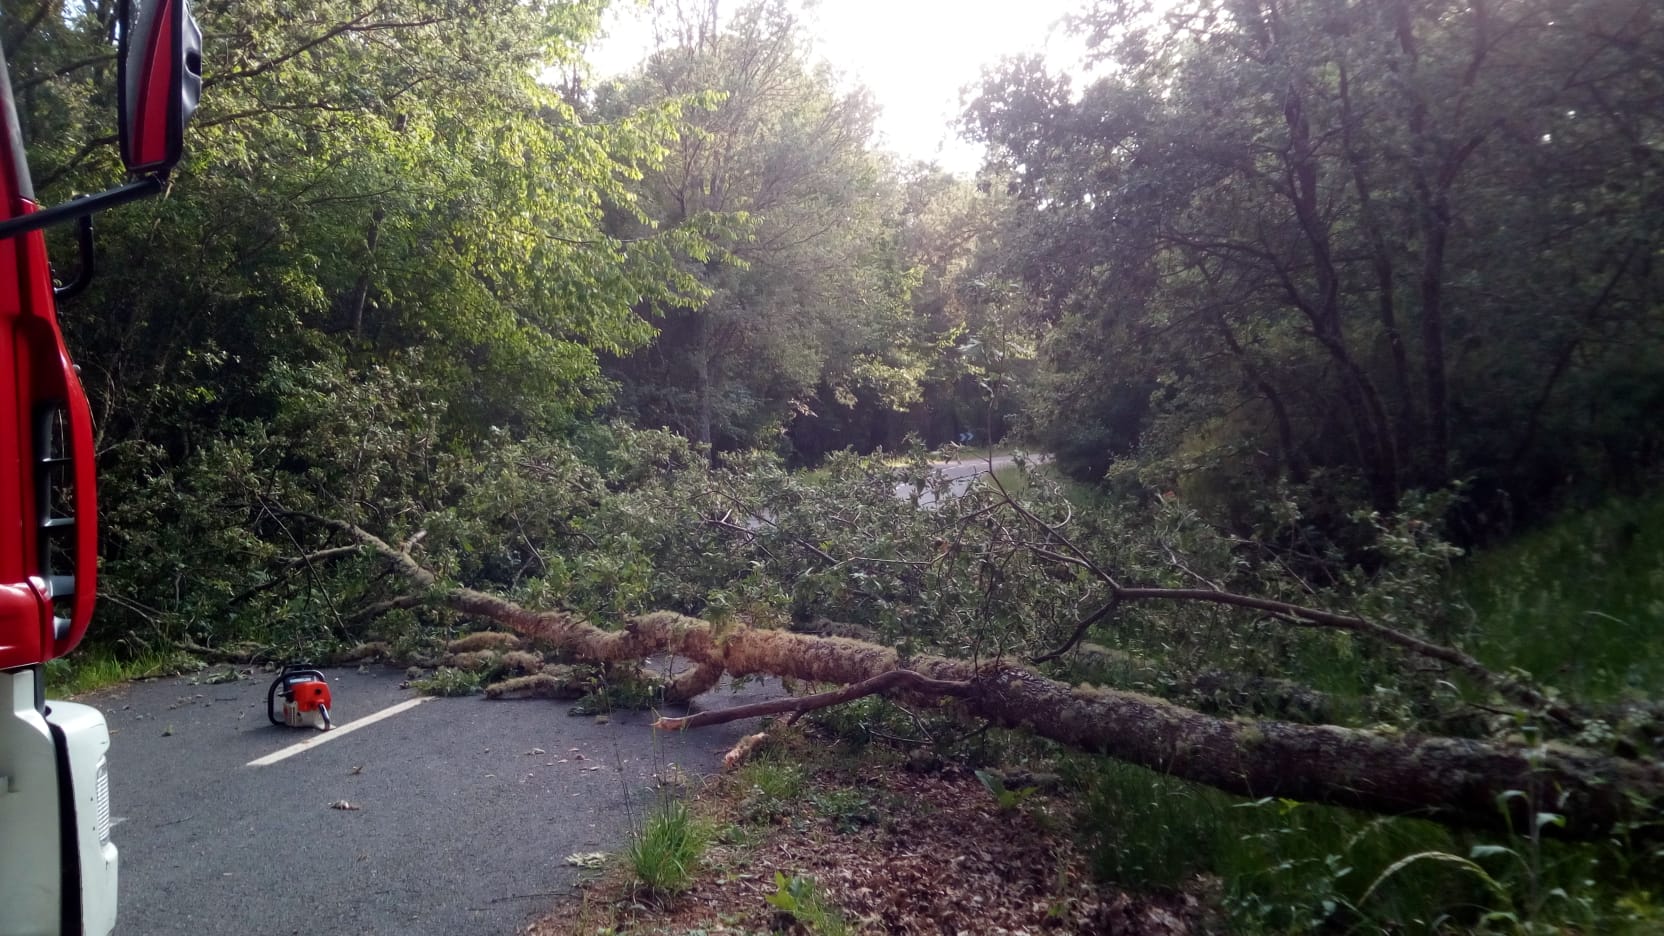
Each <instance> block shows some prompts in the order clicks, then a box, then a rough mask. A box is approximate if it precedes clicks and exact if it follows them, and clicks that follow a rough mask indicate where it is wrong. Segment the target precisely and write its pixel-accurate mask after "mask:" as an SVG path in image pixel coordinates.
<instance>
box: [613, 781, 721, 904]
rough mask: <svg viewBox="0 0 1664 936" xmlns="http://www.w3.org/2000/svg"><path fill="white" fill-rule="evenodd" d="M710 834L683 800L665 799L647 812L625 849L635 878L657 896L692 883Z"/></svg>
mask: <svg viewBox="0 0 1664 936" xmlns="http://www.w3.org/2000/svg"><path fill="white" fill-rule="evenodd" d="M708 841H709V835H708V832H707V830H706V829H705V827H704V826H703V824H702V823H701V822H700V820H699V819H698V818H697V817H695V816H694V815H693V813H692V811H691V810H689V809H688V806H687V804H686V803H683V802H681V801H680V800H673V799H666V800H663V801H661V802H659V803H658V804H657V805H656V806H654V807H653V809H652V810H651V811H650V812H649V813H648V814H647V817H646V819H645V820H644V821H643V822H642V825H641V828H639V829H637V830H636V831H635V833H634V835H633V836H632V837H631V840H630V845H629V847H628V848H626V849H625V850H624V860H625V863H626V864H627V865H628V866H629V868H630V871H631V872H632V873H633V874H634V875H635V877H636V881H637V882H639V883H640V885H641V886H642V887H643V888H645V889H646V890H647V892H648V893H650V894H653V895H656V896H673V895H675V894H679V893H681V892H682V891H684V890H686V889H687V888H688V887H689V885H691V884H692V883H693V874H694V871H695V870H696V869H697V868H698V865H699V860H700V858H701V856H703V855H704V853H705V845H706V844H707V842H708Z"/></svg>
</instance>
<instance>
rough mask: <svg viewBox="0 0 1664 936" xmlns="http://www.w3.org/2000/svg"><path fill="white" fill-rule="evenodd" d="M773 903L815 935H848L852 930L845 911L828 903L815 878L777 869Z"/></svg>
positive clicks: (772, 904) (770, 899)
mask: <svg viewBox="0 0 1664 936" xmlns="http://www.w3.org/2000/svg"><path fill="white" fill-rule="evenodd" d="M767 900H768V903H769V906H771V907H774V908H776V909H777V910H779V911H780V912H781V913H783V914H785V915H786V916H788V917H790V918H791V919H793V920H795V921H797V922H798V923H800V924H802V926H803V927H804V928H805V929H807V930H808V931H809V932H810V933H811V934H813V936H844V934H846V933H852V932H854V930H852V929H851V928H850V926H849V924H848V923H846V922H844V918H843V914H841V913H839V912H838V910H837V908H835V907H833V906H831V905H829V904H828V903H827V902H826V897H825V896H824V895H823V894H822V893H821V891H820V888H819V887H817V886H816V885H815V879H814V878H811V877H803V876H801V875H796V874H794V875H792V876H791V877H789V878H788V877H786V876H785V875H784V874H782V873H781V872H779V871H776V872H774V893H772V894H769V895H768V898H767Z"/></svg>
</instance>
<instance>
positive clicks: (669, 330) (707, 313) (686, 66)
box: [596, 0, 930, 450]
mask: <svg viewBox="0 0 1664 936" xmlns="http://www.w3.org/2000/svg"><path fill="white" fill-rule="evenodd" d="M679 13H681V15H683V16H687V15H689V14H687V13H686V12H685V11H679ZM691 15H692V17H693V18H694V19H696V20H697V26H695V25H693V24H691V23H689V22H688V21H687V20H686V19H684V20H682V21H680V22H679V23H677V24H676V26H677V27H679V31H677V34H676V35H674V36H672V37H671V39H670V41H667V42H666V43H665V44H664V45H663V47H661V48H659V49H658V50H656V51H655V52H654V53H653V54H652V55H651V56H650V57H649V58H648V59H647V60H646V61H645V62H643V63H642V64H641V66H640V67H639V68H638V70H637V71H635V72H634V73H633V74H631V75H629V76H627V77H625V78H624V79H622V80H621V81H619V82H617V83H614V84H612V85H609V86H605V87H602V88H601V89H599V91H598V92H597V103H596V107H597V110H598V111H599V112H600V113H601V114H602V115H607V116H611V115H613V114H616V113H633V112H635V111H637V110H639V109H642V108H650V107H654V106H661V102H663V101H665V100H666V98H671V99H678V98H680V99H685V100H691V101H694V102H696V103H695V104H694V106H690V107H687V108H686V109H685V110H684V111H683V120H684V121H685V125H684V126H683V127H682V128H681V133H682V135H683V138H684V139H686V140H688V141H690V142H692V143H693V144H694V145H687V146H682V147H678V148H677V149H676V150H675V151H673V152H671V153H670V154H669V155H668V156H667V158H666V159H665V160H664V161H663V163H662V165H661V166H659V167H655V168H652V169H649V170H647V171H646V172H644V173H643V175H642V177H641V180H640V182H639V185H638V186H637V187H636V188H637V190H638V191H639V193H640V195H639V206H640V210H641V211H642V212H643V217H645V218H651V219H653V220H655V221H657V222H659V223H661V224H663V225H665V226H670V227H674V226H677V225H681V224H685V223H687V222H688V221H689V220H690V219H695V218H699V217H702V216H720V217H723V218H729V219H733V220H734V222H735V225H734V228H733V230H732V233H733V236H732V237H730V238H725V239H723V240H721V246H722V248H723V250H724V251H726V252H727V253H726V255H725V256H726V257H727V258H728V259H729V260H730V261H732V262H728V263H709V262H707V263H700V264H690V265H689V266H690V268H691V269H693V270H694V271H695V272H694V273H693V275H694V276H695V277H696V278H697V280H698V282H699V284H700V285H701V286H702V287H703V288H704V290H705V294H704V300H705V301H703V302H701V303H688V302H685V301H680V300H676V299H675V298H674V297H671V298H669V299H667V300H664V301H656V302H654V303H652V304H651V315H652V317H653V320H654V322H655V324H656V326H657V328H658V329H659V332H660V338H659V341H658V343H657V345H656V346H655V347H653V348H650V349H644V350H642V351H640V352H638V353H636V354H633V355H629V356H624V357H622V358H621V359H619V360H616V361H614V362H613V366H612V368H611V372H612V373H613V374H615V375H617V376H618V377H619V378H620V380H621V383H622V387H621V391H622V392H621V400H620V402H621V403H622V405H623V406H624V407H626V408H627V409H628V411H630V412H632V413H634V414H635V417H636V421H637V422H639V423H641V424H644V425H665V426H672V427H675V428H676V429H677V430H678V431H680V432H681V433H682V434H683V435H686V436H688V437H689V438H692V439H695V440H697V441H699V442H701V443H705V444H710V445H713V446H715V447H716V448H718V449H719V450H720V449H731V448H741V447H750V446H755V445H764V444H768V443H769V441H770V440H771V439H772V438H773V437H775V436H777V435H778V433H779V431H780V429H781V428H782V426H783V425H784V424H785V423H787V422H789V421H791V420H792V419H793V418H794V417H795V416H798V415H803V414H808V415H811V416H812V413H811V412H810V407H809V406H808V405H806V403H805V402H804V401H805V400H808V399H810V398H813V397H816V396H817V395H818V396H819V397H820V399H818V400H816V401H815V403H814V405H815V406H817V407H818V406H821V405H823V404H824V405H825V406H828V407H847V406H851V405H853V404H854V403H855V402H856V401H857V395H858V394H859V395H861V396H864V397H865V398H866V399H867V400H868V401H873V402H875V403H876V404H877V405H878V406H879V408H880V409H883V410H890V409H897V408H901V407H903V406H905V405H907V404H909V403H911V402H914V401H915V400H917V398H918V384H919V382H920V381H921V379H922V378H923V377H924V375H925V372H926V371H927V369H928V366H929V359H928V357H927V354H928V352H929V351H930V345H929V343H928V341H926V340H925V338H924V336H923V335H922V334H921V329H919V328H918V325H917V323H916V322H915V321H914V319H913V317H912V316H911V314H910V312H911V309H910V307H909V303H908V299H909V294H910V292H911V290H912V288H913V287H914V285H915V283H916V281H917V276H916V274H915V273H914V272H913V271H912V270H911V269H910V268H909V265H908V263H907V261H906V260H905V259H904V255H903V251H902V249H901V247H900V244H899V240H898V238H899V234H898V230H897V228H898V226H899V219H898V206H897V205H896V203H895V185H894V183H893V182H892V181H891V180H890V179H889V178H888V176H887V173H886V171H885V170H886V167H885V166H884V164H883V161H882V158H881V157H880V156H878V155H877V154H876V153H874V152H873V151H871V150H870V149H869V148H868V146H867V141H868V139H869V138H870V137H871V135H872V122H873V119H874V116H875V113H876V107H875V105H874V104H873V102H872V101H871V100H870V99H869V98H868V97H867V96H866V95H865V94H864V93H861V92H853V93H851V92H846V91H843V90H841V89H840V88H839V87H838V81H837V78H836V76H835V75H834V74H833V73H832V71H831V70H830V69H828V68H826V67H824V66H822V65H819V64H817V63H815V62H814V61H813V59H812V58H811V57H810V55H809V51H808V47H807V43H806V37H805V35H804V33H803V31H802V27H801V26H800V24H799V23H798V21H797V19H796V16H795V14H794V13H793V12H792V11H791V10H790V9H789V8H788V5H787V4H786V3H784V2H779V0H772V2H770V0H764V2H756V3H751V4H747V5H745V6H743V7H740V8H739V9H738V10H737V11H735V13H734V15H733V16H732V18H731V19H730V20H729V21H728V22H726V23H725V24H719V22H718V21H717V19H716V9H715V8H714V7H713V8H711V9H710V10H709V11H708V12H706V11H700V12H698V13H693V14H691ZM665 25H667V26H669V25H670V24H668V23H667V24H665ZM672 31H675V30H673V29H667V30H666V32H667V33H669V32H672ZM636 226H637V225H636V224H626V225H624V226H623V230H622V233H623V234H625V236H630V235H632V234H633V232H634V229H635V227H636ZM625 350H629V349H625Z"/></svg>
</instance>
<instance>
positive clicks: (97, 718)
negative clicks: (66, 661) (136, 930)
mask: <svg viewBox="0 0 1664 936" xmlns="http://www.w3.org/2000/svg"><path fill="white" fill-rule="evenodd" d="M39 678H40V674H39V673H38V672H36V671H33V670H20V671H13V672H9V673H0V844H3V847H0V933H4V934H7V936H12V934H17V936H59V934H68V933H86V934H91V936H106V934H108V933H109V932H110V931H111V930H112V929H114V928H115V922H116V847H115V845H114V844H112V843H111V842H110V797H109V775H108V772H107V767H106V763H107V762H106V760H105V755H106V753H107V752H108V751H109V749H110V732H109V729H108V728H107V727H106V726H105V724H104V716H103V715H102V714H100V713H99V712H98V710H97V709H94V708H91V707H89V706H85V705H78V704H76V703H73V702H52V703H50V704H49V705H48V706H47V714H46V715H45V716H44V717H43V716H42V715H41V713H40V712H39V711H37V710H36V708H35V693H36V680H38V679H39ZM66 892H67V894H66Z"/></svg>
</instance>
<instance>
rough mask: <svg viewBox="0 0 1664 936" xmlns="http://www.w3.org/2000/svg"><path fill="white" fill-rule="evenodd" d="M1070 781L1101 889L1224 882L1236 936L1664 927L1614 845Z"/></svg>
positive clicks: (1137, 776)
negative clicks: (1454, 828) (1105, 884)
mask: <svg viewBox="0 0 1664 936" xmlns="http://www.w3.org/2000/svg"><path fill="white" fill-rule="evenodd" d="M1066 774H1067V776H1068V777H1069V779H1070V781H1071V785H1072V786H1073V787H1074V788H1075V792H1074V802H1075V804H1076V808H1077V815H1076V829H1077V831H1078V834H1079V835H1080V836H1081V838H1082V839H1083V841H1084V842H1085V843H1086V845H1087V846H1088V848H1089V849H1090V855H1091V858H1092V861H1093V865H1094V867H1093V870H1094V872H1095V873H1096V874H1097V875H1098V876H1099V877H1100V878H1101V879H1104V880H1107V881H1111V882H1113V883H1115V884H1117V885H1120V886H1123V887H1127V888H1131V889H1133V890H1151V889H1156V890H1175V889H1183V888H1186V887H1187V886H1195V882H1197V881H1199V880H1210V879H1211V880H1214V881H1217V882H1218V887H1219V889H1220V891H1221V893H1219V895H1218V899H1219V902H1220V903H1221V904H1222V906H1223V909H1224V911H1225V913H1226V914H1227V916H1228V917H1229V921H1230V929H1231V930H1232V931H1234V932H1242V933H1302V932H1358V933H1363V932H1379V931H1383V930H1390V931H1405V932H1408V931H1416V932H1460V931H1466V929H1467V928H1468V927H1477V928H1478V929H1479V930H1480V931H1485V932H1492V931H1501V932H1603V933H1646V932H1658V931H1659V930H1658V927H1659V926H1660V925H1661V924H1664V908H1659V907H1658V906H1656V905H1655V903H1654V901H1655V899H1656V898H1655V897H1654V896H1653V895H1652V894H1651V893H1649V890H1648V889H1646V888H1644V887H1643V886H1642V882H1644V881H1645V880H1646V877H1647V874H1648V873H1649V872H1648V870H1647V869H1645V868H1639V867H1637V866H1636V865H1635V864H1634V863H1632V858H1626V856H1625V854H1624V852H1623V851H1622V850H1621V849H1619V848H1618V847H1616V846H1614V845H1613V844H1612V843H1598V844H1576V845H1574V844H1565V843H1558V842H1549V841H1533V840H1532V839H1531V838H1530V837H1528V836H1522V835H1516V836H1482V835H1479V834H1475V833H1465V832H1455V831H1452V830H1450V829H1447V828H1445V827H1442V826H1439V825H1435V824H1433V823H1430V822H1424V821H1420V820H1415V819H1407V818H1380V817H1371V816H1365V815H1363V814H1360V813H1354V812H1351V811H1348V810H1343V809H1337V808H1333V807H1327V806H1320V805H1315V804H1309V803H1295V802H1292V801H1288V800H1277V799H1269V798H1268V799H1261V800H1244V799H1240V798H1237V797H1233V796H1229V795H1227V794H1224V793H1220V792H1218V791H1216V790H1212V789H1209V788H1206V787H1202V786H1198V785H1196V784H1191V783H1187V782H1184V781H1182V780H1177V779H1174V778H1172V777H1168V776H1165V775H1162V774H1158V773H1154V772H1152V771H1148V770H1144V769H1143V768H1139V767H1133V766H1130V765H1127V764H1122V763H1118V762H1114V761H1108V760H1102V759H1087V758H1081V759H1077V760H1072V761H1070V762H1069V765H1068V770H1067V771H1066ZM1464 872H1466V873H1464ZM1487 916H1489V917H1490V919H1489V920H1488V921H1487V920H1486V918H1487Z"/></svg>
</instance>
